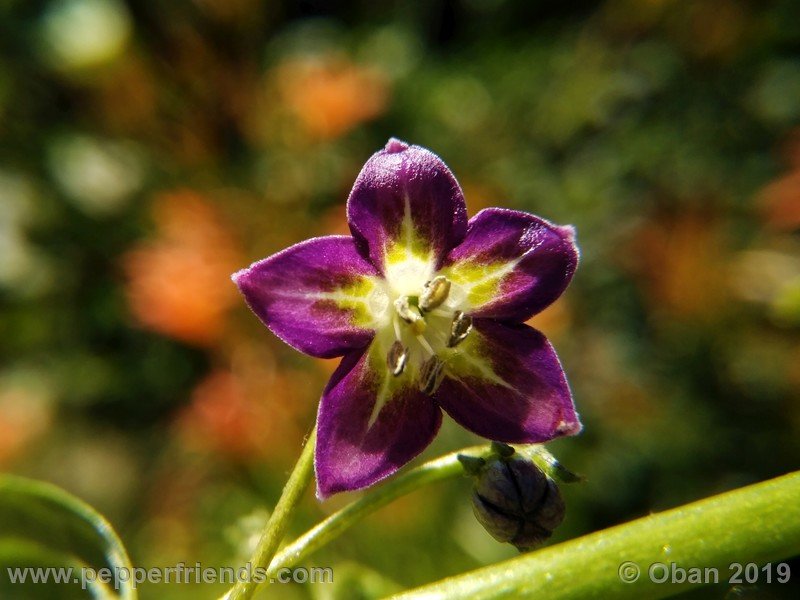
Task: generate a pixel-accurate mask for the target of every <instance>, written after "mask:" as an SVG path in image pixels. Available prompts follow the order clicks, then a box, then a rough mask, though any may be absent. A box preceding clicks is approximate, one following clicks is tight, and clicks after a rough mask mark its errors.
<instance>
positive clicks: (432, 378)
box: [419, 356, 444, 394]
mask: <svg viewBox="0 0 800 600" xmlns="http://www.w3.org/2000/svg"><path fill="white" fill-rule="evenodd" d="M442 379H444V363H443V362H442V361H441V360H440V359H439V358H437V357H436V356H431V357H430V358H429V359H428V360H426V361H425V362H424V363H422V369H421V370H420V382H419V389H420V390H421V391H422V392H423V393H425V394H433V393H434V392H435V391H436V390H437V388H438V387H439V385H440V384H441V383H442Z"/></svg>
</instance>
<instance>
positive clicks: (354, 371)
mask: <svg viewBox="0 0 800 600" xmlns="http://www.w3.org/2000/svg"><path fill="white" fill-rule="evenodd" d="M408 381H409V378H400V379H396V378H394V377H393V376H392V375H390V374H389V372H388V369H387V367H386V357H385V356H384V355H383V354H381V352H380V349H378V348H377V345H373V346H371V347H370V349H368V350H366V351H361V352H358V351H356V352H352V353H350V354H348V355H347V356H345V357H344V358H343V359H342V363H341V364H340V365H339V367H338V368H337V369H336V371H335V372H334V374H333V376H332V377H331V380H330V382H329V383H328V386H327V387H326V388H325V392H324V393H323V395H322V400H321V402H320V406H319V416H318V418H317V427H318V430H317V449H316V461H315V462H316V472H317V496H318V497H319V498H320V499H323V498H326V497H327V496H330V495H331V494H335V493H336V492H341V491H346V490H355V489H359V488H363V487H366V486H368V485H371V484H373V483H375V482H376V481H378V480H380V479H383V478H384V477H387V476H388V475H391V474H392V473H394V472H395V471H397V469H399V468H400V467H402V466H403V465H404V464H406V463H407V462H408V461H410V460H411V459H412V458H414V457H415V456H417V455H418V454H419V453H420V452H422V450H424V449H425V447H426V446H428V444H430V443H431V441H432V440H433V438H434V436H435V435H436V432H437V431H438V430H439V426H440V425H441V422H442V411H441V410H439V407H438V406H437V405H436V403H435V402H434V401H433V400H432V399H431V398H430V397H429V396H426V395H424V394H423V393H422V392H420V391H419V390H418V389H417V388H416V387H414V386H408V385H405V384H404V382H408Z"/></svg>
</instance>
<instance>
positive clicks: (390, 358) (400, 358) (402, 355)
mask: <svg viewBox="0 0 800 600" xmlns="http://www.w3.org/2000/svg"><path fill="white" fill-rule="evenodd" d="M407 362H408V348H406V347H405V346H403V344H402V343H401V342H400V340H396V341H395V343H394V344H392V347H391V348H389V354H387V355H386V364H387V365H389V370H390V371H391V372H392V375H394V376H395V377H398V376H399V375H401V374H402V373H403V371H404V370H405V368H406V363H407Z"/></svg>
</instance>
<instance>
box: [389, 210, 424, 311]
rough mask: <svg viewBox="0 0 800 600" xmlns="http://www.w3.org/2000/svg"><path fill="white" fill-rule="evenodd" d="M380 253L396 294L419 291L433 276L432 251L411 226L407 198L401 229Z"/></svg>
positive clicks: (411, 220) (411, 221)
mask: <svg viewBox="0 0 800 600" xmlns="http://www.w3.org/2000/svg"><path fill="white" fill-rule="evenodd" d="M383 256H384V259H383V263H384V273H385V275H386V280H387V281H388V282H389V285H390V286H391V287H392V289H393V290H394V291H395V293H396V294H398V295H403V294H405V295H411V294H419V292H420V291H421V290H422V287H423V286H424V284H425V282H426V281H428V280H430V279H431V278H432V277H433V274H434V273H433V267H434V262H435V260H434V256H433V250H432V248H431V246H430V243H429V241H428V240H426V239H425V238H423V237H422V236H420V235H419V232H418V231H417V230H416V229H415V228H414V221H413V219H412V218H411V205H410V202H409V200H408V197H406V199H405V209H404V212H403V219H402V221H401V222H400V230H399V231H398V234H397V237H396V238H395V239H393V240H387V244H386V246H385V247H384V252H383Z"/></svg>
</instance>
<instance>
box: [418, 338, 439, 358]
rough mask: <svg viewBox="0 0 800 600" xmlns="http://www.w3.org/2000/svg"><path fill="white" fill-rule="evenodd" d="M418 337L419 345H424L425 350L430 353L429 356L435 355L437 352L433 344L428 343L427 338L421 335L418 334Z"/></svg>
mask: <svg viewBox="0 0 800 600" xmlns="http://www.w3.org/2000/svg"><path fill="white" fill-rule="evenodd" d="M416 337H417V341H418V342H419V345H420V346H422V348H423V349H424V350H425V352H427V353H428V356H433V355H434V354H436V352H434V351H433V348H432V347H431V345H430V344H429V343H428V340H427V339H425V338H424V337H423V336H421V335H418V336H416Z"/></svg>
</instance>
